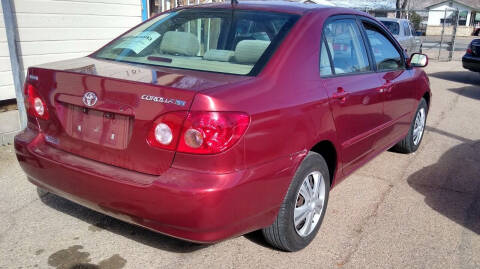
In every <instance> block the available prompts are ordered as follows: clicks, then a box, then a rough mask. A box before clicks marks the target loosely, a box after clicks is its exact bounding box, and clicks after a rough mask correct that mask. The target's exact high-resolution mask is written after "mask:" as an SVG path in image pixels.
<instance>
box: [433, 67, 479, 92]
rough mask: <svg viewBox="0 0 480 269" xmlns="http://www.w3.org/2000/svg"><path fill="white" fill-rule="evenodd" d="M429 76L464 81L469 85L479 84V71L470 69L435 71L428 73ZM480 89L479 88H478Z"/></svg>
mask: <svg viewBox="0 0 480 269" xmlns="http://www.w3.org/2000/svg"><path fill="white" fill-rule="evenodd" d="M428 76H430V77H435V78H439V79H445V80H450V81H453V82H458V83H466V84H471V85H480V73H475V72H472V71H468V70H464V71H449V72H436V73H430V74H428ZM479 90H480V89H479Z"/></svg>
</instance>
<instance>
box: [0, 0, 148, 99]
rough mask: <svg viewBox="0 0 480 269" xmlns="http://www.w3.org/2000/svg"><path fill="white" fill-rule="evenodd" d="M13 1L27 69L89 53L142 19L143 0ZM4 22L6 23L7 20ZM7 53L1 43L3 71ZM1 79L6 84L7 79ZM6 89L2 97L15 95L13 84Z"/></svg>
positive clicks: (19, 44) (21, 51)
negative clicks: (4, 56) (4, 55)
mask: <svg viewBox="0 0 480 269" xmlns="http://www.w3.org/2000/svg"><path fill="white" fill-rule="evenodd" d="M12 2H13V3H14V9H15V17H16V20H17V26H18V29H17V31H18V40H16V44H17V48H18V53H19V56H20V59H21V61H22V65H23V67H24V69H25V70H26V69H27V68H28V67H29V66H33V65H38V64H42V63H46V62H52V61H59V60H65V59H71V58H77V57H82V56H86V55H88V54H90V53H91V52H93V51H95V50H96V49H98V48H100V47H101V46H103V45H104V44H106V43H107V42H108V41H110V40H112V39H113V38H114V37H117V36H118V35H120V34H121V33H123V32H125V31H126V30H128V29H129V28H131V27H133V26H135V25H136V24H138V23H140V22H141V20H142V18H141V15H142V7H141V1H140V0H108V1H105V0H75V1H70V0H15V1H12ZM1 23H2V24H1V25H2V26H3V19H2V22H1ZM3 32H4V31H3ZM1 40H2V35H1V34H0V42H2V41H1ZM3 54H5V53H4V52H3V47H2V43H0V72H1V70H2V69H5V67H3V65H4V62H3V61H4V60H3V58H2V56H3ZM6 56H7V57H6V58H5V61H8V62H9V59H8V50H7V55H6ZM2 74H3V73H0V77H1V76H2ZM6 77H8V75H6ZM9 77H11V74H10V76H9ZM1 78H3V77H1ZM0 81H1V82H0V84H1V83H3V79H1V80H0ZM10 81H11V80H10ZM0 88H1V86H0ZM6 92H7V94H0V100H3V99H5V97H4V95H5V96H6V97H9V98H14V97H15V95H14V94H13V93H14V91H13V86H9V88H6Z"/></svg>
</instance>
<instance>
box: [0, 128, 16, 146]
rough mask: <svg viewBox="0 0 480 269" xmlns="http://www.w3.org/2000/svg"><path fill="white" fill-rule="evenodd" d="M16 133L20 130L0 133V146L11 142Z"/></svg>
mask: <svg viewBox="0 0 480 269" xmlns="http://www.w3.org/2000/svg"><path fill="white" fill-rule="evenodd" d="M18 133H20V130H18V131H13V132H8V133H0V146H7V145H11V144H13V139H14V137H15V135H16V134H18Z"/></svg>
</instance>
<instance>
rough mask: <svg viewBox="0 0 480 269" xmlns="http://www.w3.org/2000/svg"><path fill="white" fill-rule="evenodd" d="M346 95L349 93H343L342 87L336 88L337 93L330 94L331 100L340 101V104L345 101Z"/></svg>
mask: <svg viewBox="0 0 480 269" xmlns="http://www.w3.org/2000/svg"><path fill="white" fill-rule="evenodd" d="M348 95H349V93H348V92H347V91H345V90H344V89H343V88H342V87H338V88H337V92H334V93H333V94H332V98H333V99H338V100H340V102H342V103H343V102H345V101H346V100H347V96H348Z"/></svg>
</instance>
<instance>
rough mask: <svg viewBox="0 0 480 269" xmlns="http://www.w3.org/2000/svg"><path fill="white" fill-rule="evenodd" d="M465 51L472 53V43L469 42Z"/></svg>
mask: <svg viewBox="0 0 480 269" xmlns="http://www.w3.org/2000/svg"><path fill="white" fill-rule="evenodd" d="M467 53H468V54H473V51H472V43H470V44H469V45H468V47H467Z"/></svg>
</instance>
